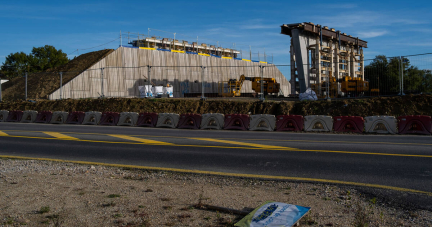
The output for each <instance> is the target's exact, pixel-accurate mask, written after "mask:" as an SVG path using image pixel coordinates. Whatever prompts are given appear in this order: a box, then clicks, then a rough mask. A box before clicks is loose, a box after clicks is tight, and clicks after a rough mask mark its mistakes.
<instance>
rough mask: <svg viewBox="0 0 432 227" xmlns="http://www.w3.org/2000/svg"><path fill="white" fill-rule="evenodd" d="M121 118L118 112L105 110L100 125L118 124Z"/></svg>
mask: <svg viewBox="0 0 432 227" xmlns="http://www.w3.org/2000/svg"><path fill="white" fill-rule="evenodd" d="M119 119H120V114H119V113H117V112H103V113H102V118H101V120H100V122H99V125H107V126H116V125H117V124H118V122H119Z"/></svg>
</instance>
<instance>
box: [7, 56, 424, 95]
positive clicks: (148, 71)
mask: <svg viewBox="0 0 432 227" xmlns="http://www.w3.org/2000/svg"><path fill="white" fill-rule="evenodd" d="M239 61H240V62H242V61H241V60H239ZM210 63H211V62H210ZM183 64H184V65H177V66H159V65H144V66H135V67H114V66H106V65H105V66H104V67H99V66H98V65H97V64H96V65H94V66H93V67H91V68H90V69H88V70H85V71H68V72H43V73H26V74H25V75H19V77H18V78H16V79H13V80H12V83H11V84H8V83H7V84H4V85H3V89H1V88H0V92H1V90H3V95H8V96H11V94H10V93H11V92H10V91H9V92H8V93H7V94H6V93H5V88H12V90H14V93H13V95H12V96H13V97H12V98H13V99H26V100H27V99H46V98H49V99H65V98H73V99H79V98H101V97H129V98H132V97H144V96H146V95H145V94H144V95H143V94H142V91H140V87H142V86H145V85H153V86H166V85H167V84H169V85H170V86H172V87H173V89H174V97H201V98H213V97H220V96H221V89H222V90H223V89H226V86H227V85H226V84H227V81H229V80H234V79H236V80H239V79H240V75H245V76H246V77H262V78H275V79H276V81H277V82H278V83H280V85H281V91H280V92H279V93H277V94H272V95H273V96H272V97H282V96H283V97H288V96H290V95H291V96H292V95H293V94H295V93H296V89H297V88H298V87H297V86H298V79H296V80H295V81H293V80H291V75H295V69H296V68H297V67H298V66H292V65H273V64H263V63H259V62H258V63H257V62H244V64H243V63H242V65H233V64H230V63H227V64H226V65H222V66H221V65H216V66H215V65H211V64H207V65H197V64H195V66H187V65H186V62H185V63H183ZM334 64H338V63H334ZM309 67H310V68H313V66H312V65H310V66H309ZM334 67H342V66H340V64H338V65H337V66H336V65H335V66H334ZM342 69H343V68H342ZM431 69H432V54H421V55H411V56H403V57H385V56H377V57H376V58H375V59H371V60H365V61H364V75H363V76H364V80H365V81H367V82H368V86H369V88H370V89H376V90H375V91H377V92H362V93H361V94H343V93H342V94H341V93H340V94H339V95H336V96H334V97H338V98H358V97H367V96H396V95H404V94H431V93H432V71H431ZM311 75H312V74H311ZM336 79H338V78H337V77H336ZM309 80H310V82H311V84H314V83H315V84H316V78H313V76H311V78H309ZM314 80H315V81H314ZM339 80H340V78H339ZM321 82H322V84H320V85H319V86H315V89H317V87H319V88H320V89H322V90H323V91H324V93H323V94H324V96H321V98H325V95H327V94H330V93H331V89H332V88H331V86H332V84H331V83H327V79H326V78H325V75H324V78H322V80H321ZM336 84H337V83H336ZM0 86H2V85H0ZM336 86H339V88H337V89H339V91H340V89H341V88H340V85H336ZM252 88H253V87H252V82H250V81H245V82H244V84H243V87H242V90H241V93H242V96H247V97H254V98H260V99H263V98H264V95H262V94H261V92H255V91H254V90H253V89H252ZM9 90H10V89H9ZM261 90H262V88H261ZM1 95H2V94H1V93H0V100H1Z"/></svg>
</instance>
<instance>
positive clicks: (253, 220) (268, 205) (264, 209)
mask: <svg viewBox="0 0 432 227" xmlns="http://www.w3.org/2000/svg"><path fill="white" fill-rule="evenodd" d="M309 210H310V207H302V206H297V205H292V204H287V203H279V202H265V203H264V204H263V205H261V206H259V207H258V208H256V209H255V210H254V211H252V212H251V213H249V214H248V215H246V217H244V218H243V219H242V220H240V221H239V222H237V223H236V224H235V225H234V226H240V227H257V226H269V227H270V226H282V227H284V226H293V225H294V224H295V223H297V222H298V221H299V220H300V219H301V218H302V217H303V216H304V215H305V214H306V213H307V212H308V211H309Z"/></svg>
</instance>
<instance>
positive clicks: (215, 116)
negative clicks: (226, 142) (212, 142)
mask: <svg viewBox="0 0 432 227" xmlns="http://www.w3.org/2000/svg"><path fill="white" fill-rule="evenodd" d="M223 126H224V115H223V114H220V113H209V114H203V115H202V120H201V126H200V128H201V129H216V130H221V129H222V128H223Z"/></svg>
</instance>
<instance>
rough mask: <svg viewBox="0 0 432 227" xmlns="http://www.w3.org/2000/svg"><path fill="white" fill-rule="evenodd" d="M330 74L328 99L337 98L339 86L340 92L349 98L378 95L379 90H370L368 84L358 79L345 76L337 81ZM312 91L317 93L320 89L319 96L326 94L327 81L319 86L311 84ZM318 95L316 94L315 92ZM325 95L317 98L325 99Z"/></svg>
mask: <svg viewBox="0 0 432 227" xmlns="http://www.w3.org/2000/svg"><path fill="white" fill-rule="evenodd" d="M329 73H330V77H329V78H330V83H329V86H328V89H329V97H330V98H337V97H338V86H339V84H340V86H341V87H340V91H342V92H344V93H345V94H347V95H350V96H351V97H356V96H363V95H367V96H370V95H372V96H373V95H378V93H379V89H378V88H373V89H371V88H370V87H369V82H368V81H364V80H362V78H360V77H349V76H345V77H342V79H339V80H337V79H336V78H335V77H333V76H332V74H331V72H329ZM311 88H312V90H314V91H315V92H317V91H318V90H319V89H321V94H324V93H327V92H326V91H327V81H324V82H322V83H321V86H319V84H311ZM317 93H318V92H317ZM325 97H326V95H323V96H322V97H319V98H325Z"/></svg>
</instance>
